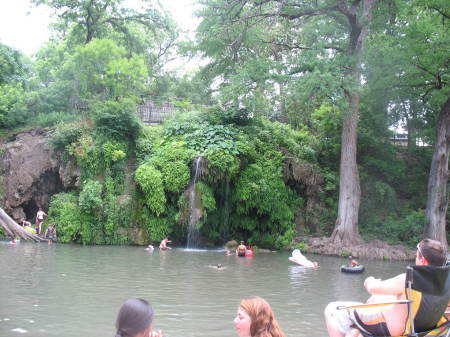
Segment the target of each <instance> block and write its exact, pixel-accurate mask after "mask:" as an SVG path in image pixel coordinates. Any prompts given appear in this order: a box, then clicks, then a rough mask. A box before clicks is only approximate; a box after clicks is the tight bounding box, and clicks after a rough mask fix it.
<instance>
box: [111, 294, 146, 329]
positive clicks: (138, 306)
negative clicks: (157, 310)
mask: <svg viewBox="0 0 450 337" xmlns="http://www.w3.org/2000/svg"><path fill="white" fill-rule="evenodd" d="M152 320H153V308H152V306H151V305H150V303H148V302H147V301H146V300H143V299H140V298H130V299H129V300H127V301H126V302H125V303H124V304H122V306H121V307H120V310H119V314H118V315H117V320H116V329H117V332H116V335H115V337H144V336H145V337H147V336H149V334H150V331H151V330H150V329H151V324H152Z"/></svg>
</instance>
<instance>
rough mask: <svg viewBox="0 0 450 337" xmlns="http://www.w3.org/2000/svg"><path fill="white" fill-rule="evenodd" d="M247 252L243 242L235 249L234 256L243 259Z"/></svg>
mask: <svg viewBox="0 0 450 337" xmlns="http://www.w3.org/2000/svg"><path fill="white" fill-rule="evenodd" d="M246 251H247V247H245V245H244V241H241V243H240V245H239V246H238V247H237V248H236V255H237V256H241V257H244V256H245V253H246Z"/></svg>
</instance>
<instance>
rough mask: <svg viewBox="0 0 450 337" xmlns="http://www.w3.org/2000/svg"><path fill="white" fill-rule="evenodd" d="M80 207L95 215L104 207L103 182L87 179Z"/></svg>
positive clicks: (79, 202) (81, 193)
mask: <svg viewBox="0 0 450 337" xmlns="http://www.w3.org/2000/svg"><path fill="white" fill-rule="evenodd" d="M78 204H79V205H80V208H81V209H82V210H83V211H84V212H86V213H87V214H91V215H94V214H95V213H98V212H99V211H101V209H102V206H103V205H102V204H103V201H102V184H101V183H100V182H98V181H93V180H87V181H85V182H84V184H83V188H82V190H81V192H80V197H79V199H78Z"/></svg>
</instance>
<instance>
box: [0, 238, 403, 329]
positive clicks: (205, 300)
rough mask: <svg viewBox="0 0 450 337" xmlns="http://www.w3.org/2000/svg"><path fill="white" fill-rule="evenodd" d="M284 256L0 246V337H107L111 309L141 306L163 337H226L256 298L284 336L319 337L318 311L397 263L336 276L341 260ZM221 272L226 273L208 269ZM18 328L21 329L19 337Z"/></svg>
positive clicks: (394, 270) (356, 296)
mask: <svg viewBox="0 0 450 337" xmlns="http://www.w3.org/2000/svg"><path fill="white" fill-rule="evenodd" d="M289 256H290V254H288V253H287V252H286V253H276V254H272V253H267V254H262V253H261V254H258V255H257V256H256V257H254V258H240V257H236V256H226V255H225V251H224V250H216V251H212V250H208V251H205V250H185V249H173V250H172V251H158V250H155V251H154V252H153V253H149V252H148V251H146V250H145V249H144V248H142V247H111V246H77V245H57V244H56V245H47V244H32V243H21V244H20V245H18V246H17V247H8V246H7V245H5V244H1V243H0V257H1V258H0V271H1V273H0V336H17V335H20V334H21V333H22V332H23V330H26V333H27V334H28V335H29V336H33V337H41V336H59V335H64V336H65V337H72V336H73V337H79V336H111V335H112V334H113V332H114V319H115V317H116V315H117V311H118V310H119V307H120V305H121V304H122V303H123V302H124V301H125V300H126V299H127V298H130V297H143V298H145V299H147V300H149V301H150V302H151V303H152V304H153V306H154V308H155V310H156V316H155V321H154V327H155V329H161V330H163V332H164V335H165V336H166V337H181V336H183V337H184V336H186V337H203V336H204V337H225V336H227V337H228V336H235V335H236V333H235V331H234V327H233V323H232V321H233V319H234V317H235V314H236V310H237V307H238V305H239V302H240V300H241V299H243V298H247V297H251V296H261V297H264V298H265V299H266V300H267V301H268V302H269V303H270V304H271V306H272V307H273V309H274V312H275V314H276V316H277V319H278V320H279V322H280V325H281V326H282V328H283V329H284V330H285V332H286V334H287V335H288V336H296V335H301V336H303V335H308V334H314V335H320V336H325V335H326V329H325V326H324V322H323V309H324V307H325V305H326V304H327V303H328V302H330V301H334V300H338V299H344V300H359V301H363V300H365V299H366V298H367V297H368V295H367V294H366V292H365V290H364V288H363V285H362V282H363V280H364V278H365V277H366V276H369V275H375V276H378V277H382V278H386V277H389V276H393V275H396V274H398V273H400V272H403V271H404V267H405V265H406V263H393V262H382V261H376V262H375V261H364V262H363V263H364V264H365V265H366V273H364V274H360V275H350V274H343V273H341V272H340V271H339V267H340V265H341V264H343V263H345V261H346V260H345V259H343V258H336V257H324V256H314V257H310V256H308V258H309V259H311V260H314V261H318V262H319V264H320V266H321V268H319V269H318V270H312V269H305V268H303V267H301V266H298V265H294V264H292V263H291V262H289V261H288V257H289ZM219 263H220V264H222V265H223V266H225V267H226V269H225V270H221V271H217V270H215V269H213V268H208V266H211V265H212V266H215V265H217V264H219ZM21 329H22V330H21Z"/></svg>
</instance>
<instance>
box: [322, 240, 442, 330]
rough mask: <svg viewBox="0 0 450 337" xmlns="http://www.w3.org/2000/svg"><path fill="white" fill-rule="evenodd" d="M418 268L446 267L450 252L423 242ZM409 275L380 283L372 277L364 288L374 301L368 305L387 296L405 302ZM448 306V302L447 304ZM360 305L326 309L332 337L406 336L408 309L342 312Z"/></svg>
mask: <svg viewBox="0 0 450 337" xmlns="http://www.w3.org/2000/svg"><path fill="white" fill-rule="evenodd" d="M415 262H416V265H417V266H436V267H438V266H439V267H441V266H444V265H445V264H446V262H447V252H446V251H445V249H444V247H443V246H442V244H441V243H440V242H439V241H436V240H431V239H424V240H422V241H420V242H419V244H418V245H417V251H416V261H415ZM405 284H406V274H405V273H403V274H400V275H397V276H395V277H393V278H391V279H387V280H381V279H377V278H375V277H373V276H369V277H368V278H366V280H365V281H364V287H365V288H366V290H367V292H368V293H369V294H371V295H373V296H372V297H370V298H369V300H368V301H367V302H368V303H375V302H377V297H376V296H377V295H388V296H390V298H391V299H394V300H405V299H406V287H405ZM447 302H448V300H447ZM359 304H362V303H359V302H331V303H329V304H328V305H327V307H326V308H325V312H324V314H325V321H326V325H327V329H328V334H329V335H330V337H344V336H345V337H353V336H357V335H358V334H359V331H358V330H357V329H359V330H360V329H364V330H365V331H367V332H369V333H370V334H373V335H376V336H401V335H403V333H404V332H405V327H406V322H407V318H408V306H407V305H405V304H392V305H388V306H375V307H373V308H357V309H355V308H351V309H347V310H339V309H338V307H339V306H353V305H359Z"/></svg>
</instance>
